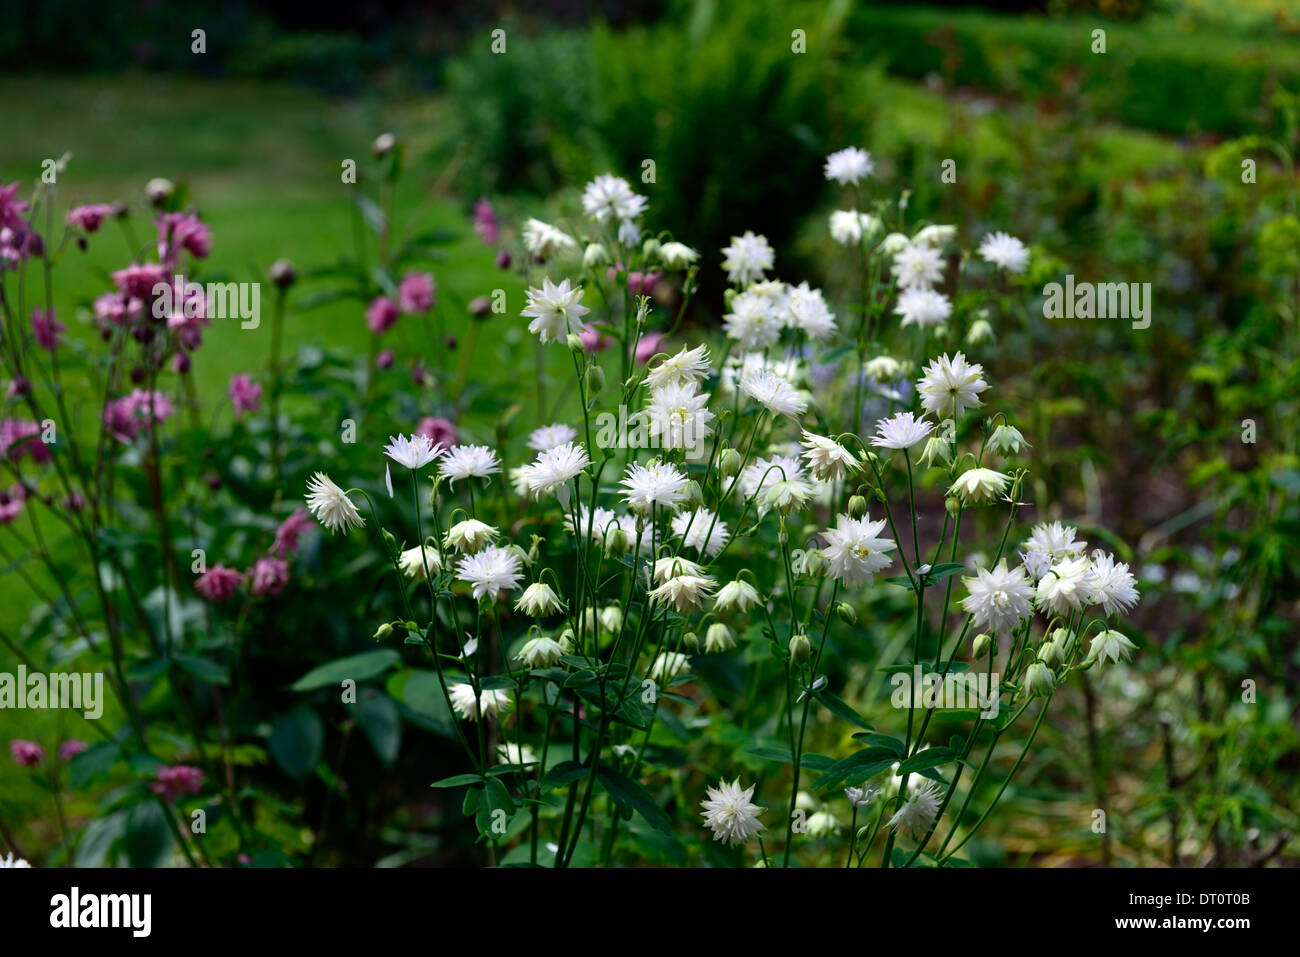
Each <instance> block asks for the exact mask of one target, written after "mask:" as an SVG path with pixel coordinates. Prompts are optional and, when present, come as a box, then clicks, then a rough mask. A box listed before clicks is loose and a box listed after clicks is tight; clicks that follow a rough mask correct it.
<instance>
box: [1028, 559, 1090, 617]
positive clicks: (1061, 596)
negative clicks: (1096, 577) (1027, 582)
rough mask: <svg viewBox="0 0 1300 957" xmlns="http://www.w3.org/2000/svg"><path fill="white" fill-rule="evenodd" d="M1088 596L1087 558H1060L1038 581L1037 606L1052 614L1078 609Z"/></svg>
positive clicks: (1066, 613)
mask: <svg viewBox="0 0 1300 957" xmlns="http://www.w3.org/2000/svg"><path fill="white" fill-rule="evenodd" d="M1089 597H1090V595H1089V592H1088V559H1086V558H1083V557H1078V558H1063V559H1061V560H1060V561H1058V562H1056V563H1055V564H1054V565H1052V567H1051V568H1049V569H1048V570H1047V574H1045V575H1044V576H1043V577H1042V579H1041V580H1040V581H1039V582H1038V600H1037V604H1038V607H1039V608H1040V609H1046V610H1047V611H1048V612H1050V613H1051V614H1054V615H1069V614H1071V613H1072V612H1076V611H1078V610H1079V609H1080V608H1082V607H1083V606H1084V605H1086V604H1088V599H1089Z"/></svg>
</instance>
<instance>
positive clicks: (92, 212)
mask: <svg viewBox="0 0 1300 957" xmlns="http://www.w3.org/2000/svg"><path fill="white" fill-rule="evenodd" d="M113 212H114V209H113V207H112V206H110V205H109V204H108V203H92V204H91V205H89V206H76V207H74V208H72V209H70V210H69V211H68V220H67V222H68V225H69V226H74V227H77V228H79V229H84V230H85V231H86V232H88V233H93V232H95V231H96V230H97V229H99V224H100V223H102V222H103V221H104V220H105V219H106V218H108V217H109V216H112V215H113Z"/></svg>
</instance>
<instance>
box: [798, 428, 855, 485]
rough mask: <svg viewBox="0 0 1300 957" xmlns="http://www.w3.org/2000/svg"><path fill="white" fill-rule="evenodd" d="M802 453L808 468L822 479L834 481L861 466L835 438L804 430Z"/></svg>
mask: <svg viewBox="0 0 1300 957" xmlns="http://www.w3.org/2000/svg"><path fill="white" fill-rule="evenodd" d="M801 444H802V445H803V449H804V450H803V452H802V455H803V457H804V458H805V459H807V460H808V468H809V469H810V470H811V471H812V474H813V475H815V476H816V477H817V478H818V479H819V480H820V481H823V482H834V481H838V480H839V479H841V478H843V477H844V476H845V474H846V473H848V472H852V471H854V470H855V469H857V468H858V467H859V463H858V460H857V459H855V458H854V457H853V453H852V452H850V451H849V450H848V449H846V448H845V447H844V446H842V445H840V443H838V442H836V441H835V440H834V439H831V438H827V437H826V436H824V435H816V434H814V433H812V432H809V431H808V430H807V429H804V430H803V442H802V443H801Z"/></svg>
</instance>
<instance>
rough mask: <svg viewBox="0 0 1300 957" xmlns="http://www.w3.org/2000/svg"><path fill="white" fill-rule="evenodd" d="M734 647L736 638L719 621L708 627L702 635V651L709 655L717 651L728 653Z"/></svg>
mask: <svg viewBox="0 0 1300 957" xmlns="http://www.w3.org/2000/svg"><path fill="white" fill-rule="evenodd" d="M735 647H736V636H735V635H733V634H732V633H731V629H730V628H728V627H727V626H726V625H724V624H723V623H722V622H720V621H715V622H714V623H713V624H711V625H709V628H708V630H707V631H706V632H705V633H704V650H705V651H706V652H708V653H709V654H714V653H716V652H719V651H730V650H731V649H732V648H735Z"/></svg>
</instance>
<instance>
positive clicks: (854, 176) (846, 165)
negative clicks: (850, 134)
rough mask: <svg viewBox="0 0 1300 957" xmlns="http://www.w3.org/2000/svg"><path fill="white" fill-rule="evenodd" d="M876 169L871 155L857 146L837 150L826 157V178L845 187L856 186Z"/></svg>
mask: <svg viewBox="0 0 1300 957" xmlns="http://www.w3.org/2000/svg"><path fill="white" fill-rule="evenodd" d="M875 168H876V164H875V163H874V162H872V160H871V154H870V153H868V152H867V151H866V150H864V149H859V148H858V147H856V146H850V147H848V148H847V149H842V150H836V151H835V152H834V153H832V154H831V155H830V156H828V157H826V178H827V179H830V180H834V181H835V182H837V183H840V184H841V185H843V186H856V185H857V184H858V183H860V182H862V181H863V180H864V179H866V178H867V177H868V176H870V175H871V174H872V173H873V172H874V171H875Z"/></svg>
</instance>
